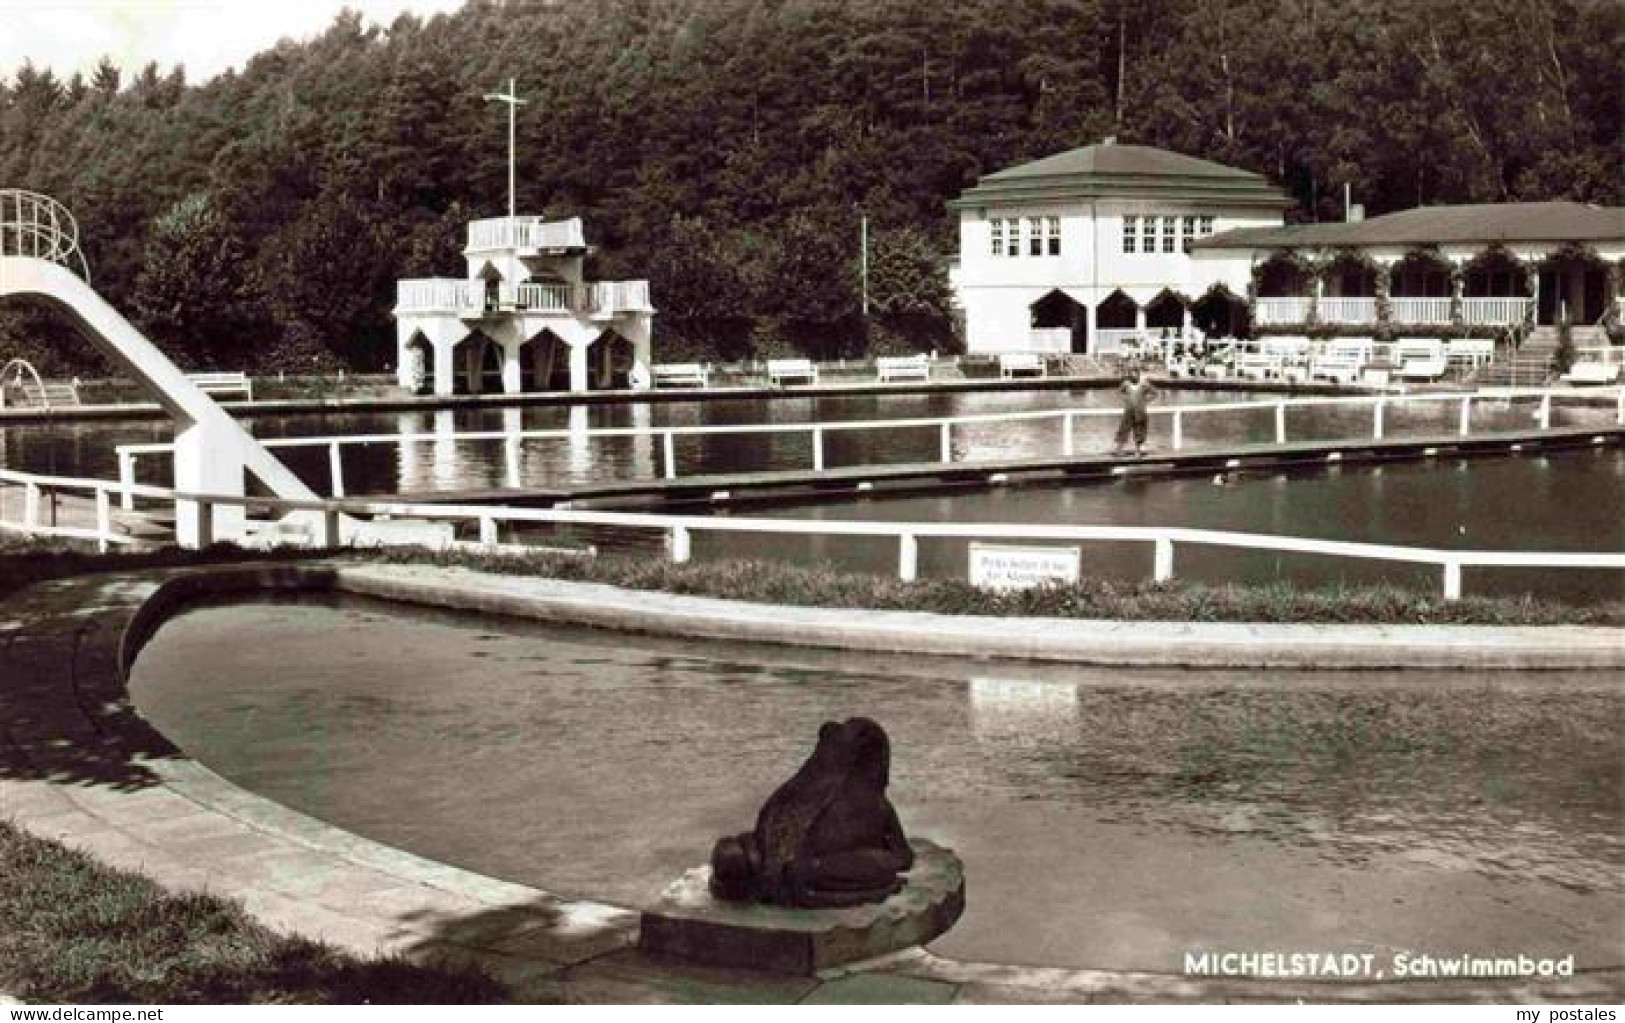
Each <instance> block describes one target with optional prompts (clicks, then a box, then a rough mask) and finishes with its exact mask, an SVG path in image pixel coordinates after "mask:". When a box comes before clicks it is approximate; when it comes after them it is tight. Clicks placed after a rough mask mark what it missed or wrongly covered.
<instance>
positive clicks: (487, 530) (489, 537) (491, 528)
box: [480, 515, 500, 547]
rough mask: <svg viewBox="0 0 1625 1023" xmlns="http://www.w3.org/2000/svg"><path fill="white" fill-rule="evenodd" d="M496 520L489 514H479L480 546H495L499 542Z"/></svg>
mask: <svg viewBox="0 0 1625 1023" xmlns="http://www.w3.org/2000/svg"><path fill="white" fill-rule="evenodd" d="M499 542H500V541H499V538H498V536H497V520H496V519H494V518H492V517H491V516H489V515H481V516H480V546H482V547H495V546H496V545H497V544H498V543H499Z"/></svg>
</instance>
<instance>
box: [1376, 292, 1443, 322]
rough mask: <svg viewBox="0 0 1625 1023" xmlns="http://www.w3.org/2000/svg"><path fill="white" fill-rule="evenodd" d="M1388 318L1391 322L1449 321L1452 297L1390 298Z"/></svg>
mask: <svg viewBox="0 0 1625 1023" xmlns="http://www.w3.org/2000/svg"><path fill="white" fill-rule="evenodd" d="M1388 320H1389V322H1391V323H1449V322H1450V299H1448V298H1408V297H1403V296H1401V297H1398V298H1390V299H1389V300H1388Z"/></svg>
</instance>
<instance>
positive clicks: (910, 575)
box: [897, 533, 920, 583]
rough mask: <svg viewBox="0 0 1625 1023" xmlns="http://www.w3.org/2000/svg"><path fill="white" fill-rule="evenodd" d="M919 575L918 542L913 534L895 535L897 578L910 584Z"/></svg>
mask: <svg viewBox="0 0 1625 1023" xmlns="http://www.w3.org/2000/svg"><path fill="white" fill-rule="evenodd" d="M919 574H920V541H919V540H917V539H915V537H914V534H913V533H899V534H897V578H899V579H901V580H902V581H903V582H905V583H911V582H913V581H914V580H915V579H916V578H918V577H919Z"/></svg>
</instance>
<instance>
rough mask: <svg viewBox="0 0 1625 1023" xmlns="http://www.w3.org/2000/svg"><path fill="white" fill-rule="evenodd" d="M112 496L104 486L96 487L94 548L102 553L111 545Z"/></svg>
mask: <svg viewBox="0 0 1625 1023" xmlns="http://www.w3.org/2000/svg"><path fill="white" fill-rule="evenodd" d="M112 537H113V496H112V495H111V494H109V493H108V492H107V488H106V487H97V488H96V549H97V550H98V551H100V552H101V553H103V554H106V553H107V548H108V547H110V546H112V542H113V541H112Z"/></svg>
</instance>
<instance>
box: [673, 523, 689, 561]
mask: <svg viewBox="0 0 1625 1023" xmlns="http://www.w3.org/2000/svg"><path fill="white" fill-rule="evenodd" d="M693 556H694V547H693V539H692V538H691V537H690V536H689V533H688V527H687V526H673V527H671V560H672V563H673V564H677V565H686V564H688V559H689V558H691V557H693Z"/></svg>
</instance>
